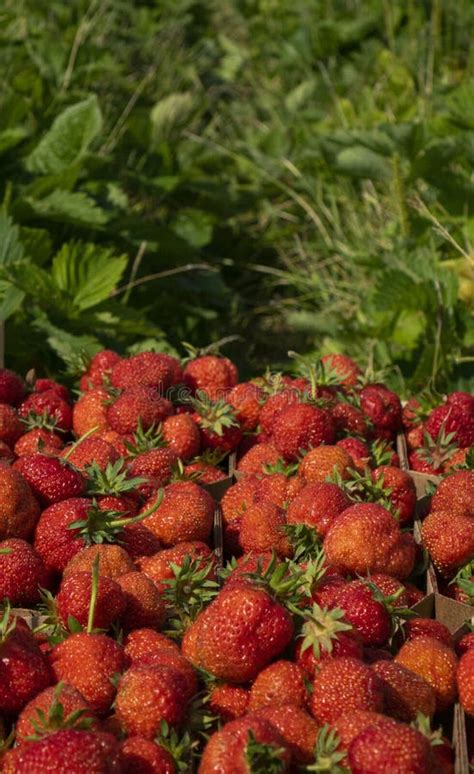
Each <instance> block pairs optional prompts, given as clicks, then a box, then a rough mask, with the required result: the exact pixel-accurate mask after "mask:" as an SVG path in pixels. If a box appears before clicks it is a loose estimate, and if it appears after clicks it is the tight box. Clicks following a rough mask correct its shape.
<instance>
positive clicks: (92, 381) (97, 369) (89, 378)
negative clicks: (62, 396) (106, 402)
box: [79, 349, 122, 391]
mask: <svg viewBox="0 0 474 774" xmlns="http://www.w3.org/2000/svg"><path fill="white" fill-rule="evenodd" d="M121 359H122V358H121V357H120V355H118V354H117V352H113V351H112V350H111V349H103V350H101V351H100V352H97V354H95V355H94V357H92V358H91V361H90V363H89V366H88V368H87V371H86V372H85V374H83V375H82V377H81V381H80V383H79V388H80V389H81V390H84V391H85V390H90V389H92V388H93V387H101V386H102V385H103V384H107V383H108V382H110V377H111V374H112V370H113V367H114V366H115V365H116V364H117V363H119V362H120V360H121Z"/></svg>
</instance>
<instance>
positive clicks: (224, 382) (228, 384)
mask: <svg viewBox="0 0 474 774" xmlns="http://www.w3.org/2000/svg"><path fill="white" fill-rule="evenodd" d="M237 380H238V373H237V368H236V367H235V365H234V363H232V361H230V360H229V359H228V358H226V357H217V356H216V355H203V356H202V357H197V358H195V359H194V360H190V361H189V363H187V365H186V367H185V369H184V382H185V384H186V386H187V387H189V389H190V390H191V392H192V394H193V395H194V394H195V393H196V392H197V391H198V390H202V391H203V392H205V393H206V394H207V395H208V396H209V398H211V400H219V399H220V398H223V397H224V396H225V395H226V394H227V392H228V391H229V390H230V389H232V387H235V385H236V384H237Z"/></svg>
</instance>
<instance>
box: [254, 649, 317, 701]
mask: <svg viewBox="0 0 474 774" xmlns="http://www.w3.org/2000/svg"><path fill="white" fill-rule="evenodd" d="M307 700H308V692H307V690H306V686H305V682H304V672H303V670H302V669H301V667H299V666H298V665H297V664H294V663H293V662H292V661H283V660H282V661H275V662H274V663H273V664H270V666H267V667H266V668H265V669H263V670H262V671H261V672H260V674H258V675H257V677H256V678H255V680H254V683H253V685H252V687H251V689H250V699H249V703H248V709H249V712H255V711H256V710H259V709H261V708H262V707H267V706H273V707H280V706H283V705H284V704H294V705H295V706H297V707H304V706H305V705H306V703H307Z"/></svg>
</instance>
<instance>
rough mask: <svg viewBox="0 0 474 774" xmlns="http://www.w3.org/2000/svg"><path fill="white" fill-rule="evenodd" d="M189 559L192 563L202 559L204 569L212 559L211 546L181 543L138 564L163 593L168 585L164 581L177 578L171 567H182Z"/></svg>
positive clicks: (144, 558) (200, 564)
mask: <svg viewBox="0 0 474 774" xmlns="http://www.w3.org/2000/svg"><path fill="white" fill-rule="evenodd" d="M187 557H189V559H191V560H192V561H196V560H197V559H202V562H200V563H199V567H200V568H204V567H205V566H206V564H208V562H209V560H210V559H211V557H212V551H211V549H210V548H209V546H207V545H206V544H205V543H202V542H199V541H188V542H181V543H177V545H175V546H173V547H172V548H165V549H164V551H158V552H157V553H156V554H154V555H153V556H146V557H143V558H142V559H140V561H139V562H138V564H139V566H140V569H141V571H142V572H143V573H145V575H146V576H147V577H148V578H150V580H152V581H153V583H154V584H155V585H156V587H157V588H158V590H159V591H160V592H163V591H164V590H165V589H166V588H167V584H165V583H163V581H165V580H171V579H172V578H174V577H175V575H174V573H173V570H172V569H171V565H175V566H177V567H182V565H183V563H184V561H185V559H186V558H187Z"/></svg>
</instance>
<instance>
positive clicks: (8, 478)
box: [0, 461, 40, 540]
mask: <svg viewBox="0 0 474 774" xmlns="http://www.w3.org/2000/svg"><path fill="white" fill-rule="evenodd" d="M39 514H40V507H39V505H38V502H37V501H36V499H35V497H34V495H33V493H32V491H31V489H30V487H29V486H28V484H27V483H26V481H25V479H24V478H23V476H21V475H20V473H19V472H18V471H17V470H14V469H13V468H11V467H10V466H9V465H7V464H6V463H5V462H1V461H0V540H4V539H5V538H9V537H19V538H25V539H27V538H29V537H30V536H31V533H32V532H33V530H34V527H35V524H36V522H37V521H38V518H39Z"/></svg>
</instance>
